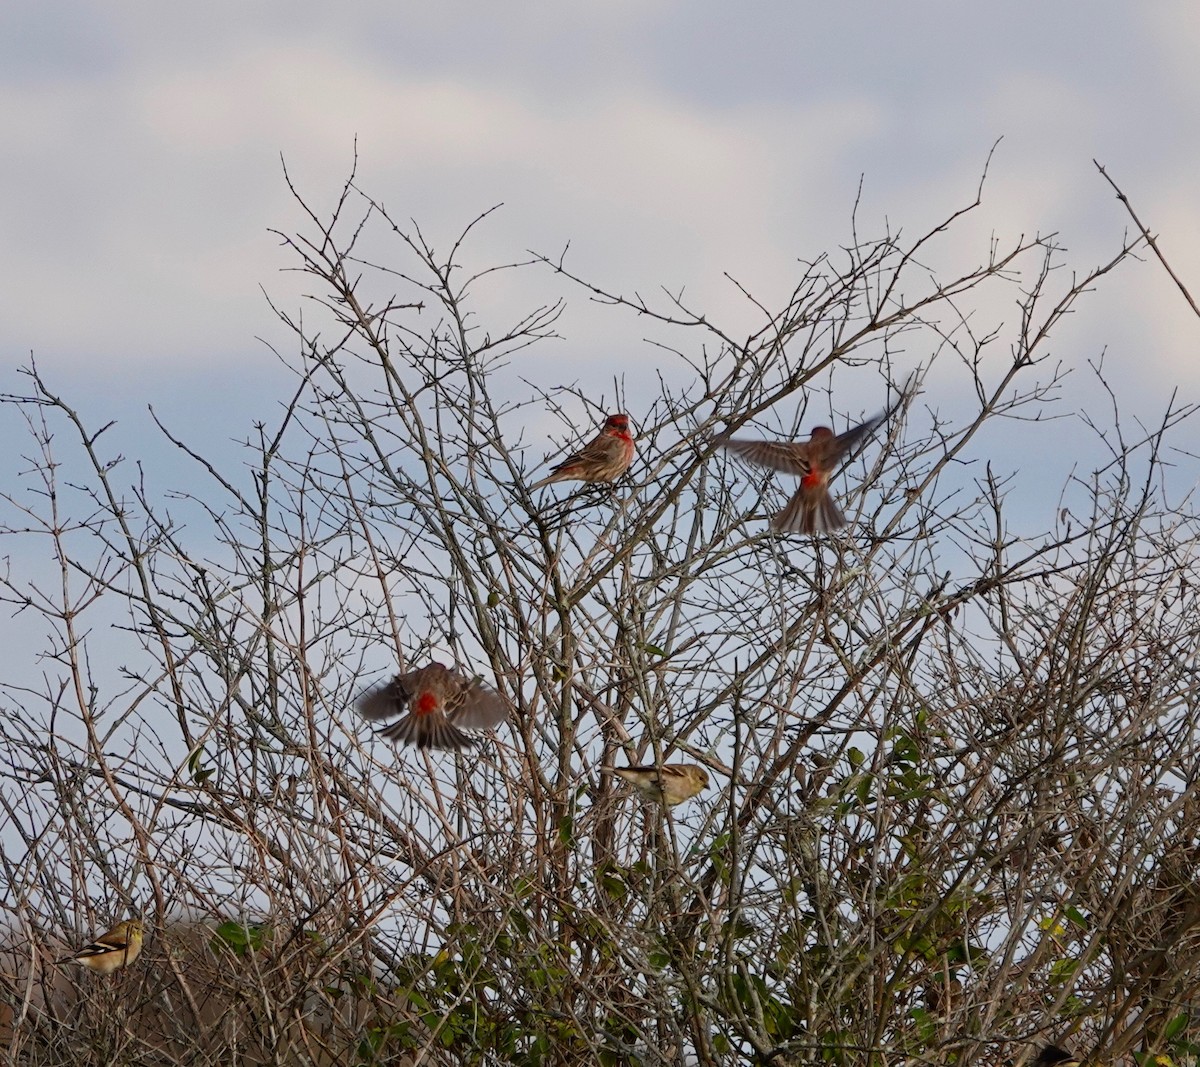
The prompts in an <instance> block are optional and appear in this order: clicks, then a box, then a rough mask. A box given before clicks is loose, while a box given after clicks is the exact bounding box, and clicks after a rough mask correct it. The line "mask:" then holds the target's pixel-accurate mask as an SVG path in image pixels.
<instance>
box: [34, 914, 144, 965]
mask: <svg viewBox="0 0 1200 1067" xmlns="http://www.w3.org/2000/svg"><path fill="white" fill-rule="evenodd" d="M141 951H142V924H141V922H140V921H139V920H137V919H126V920H125V922H123V923H117V925H116V926H114V927H113V928H112V929H111V930H109V931H108V933H106V934H101V935H100V936H99V937H98V938H96V940H95V941H92V942H89V943H88V944H86V945H84V946H83V948H81V949H80V950H79V951H78V952H73V953H71V955H69V956H64V957H63V958H62V959H61V960H56V961H55V962H56V963H81V964H83V966H85V967H86V968H87V969H88V970H89V971H95V972H96V973H97V974H112V972H113V971H119V970H120V969H121V968H122V967H124V966H126V965H127V964H130V963H132V962H133V961H134V960H136V959H137V956H138V953H139V952H141Z"/></svg>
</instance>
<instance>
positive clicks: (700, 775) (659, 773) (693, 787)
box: [612, 763, 708, 808]
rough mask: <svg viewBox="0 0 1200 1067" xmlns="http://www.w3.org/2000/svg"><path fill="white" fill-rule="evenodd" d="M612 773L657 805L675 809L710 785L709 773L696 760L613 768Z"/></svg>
mask: <svg viewBox="0 0 1200 1067" xmlns="http://www.w3.org/2000/svg"><path fill="white" fill-rule="evenodd" d="M612 771H613V774H615V775H616V776H617V777H618V778H624V779H625V781H627V782H628V783H629V784H630V785H632V786H633V787H634V788H636V789H637V791H638V792H639V793H641V794H642V795H643V796H644V797H646V798H647V799H649V800H653V801H654V802H655V803H656V804H666V805H667V807H670V808H673V807H675V805H676V804H682V803H683V802H684V801H685V800H691V798H692V797H694V796H695V795H696V794H697V793H699V792H700V791H701V790H702V789H707V788H708V772H707V771H706V770H705V769H704V768H703V767H698V766H696V764H694V763H664V764H663V765H662V766H661V767H655V766H654V765H653V764H647V765H646V766H643V767H614V768H613V769H612Z"/></svg>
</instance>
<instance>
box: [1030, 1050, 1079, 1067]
mask: <svg viewBox="0 0 1200 1067" xmlns="http://www.w3.org/2000/svg"><path fill="white" fill-rule="evenodd" d="M1033 1067H1080V1060H1079V1058H1078V1057H1077V1056H1073V1055H1071V1053H1069V1052H1067V1050H1066V1049H1061V1048H1059V1047H1058V1046H1057V1045H1047V1046H1046V1047H1045V1048H1044V1049H1042V1051H1041V1052H1039V1053H1038V1054H1037V1059H1035V1060H1034V1061H1033Z"/></svg>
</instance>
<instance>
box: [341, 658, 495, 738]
mask: <svg viewBox="0 0 1200 1067" xmlns="http://www.w3.org/2000/svg"><path fill="white" fill-rule="evenodd" d="M354 706H355V708H356V709H357V710H358V713H359V715H361V716H362V717H363V718H364V719H366V720H368V721H369V722H378V721H379V720H381V719H391V718H394V717H395V716H397V715H404V718H402V719H401V720H400V721H399V722H396V723H393V724H392V725H391V726H388V727H386V728H385V729H383V730H381V731H380V735H381V736H383V737H386V738H387V739H388V740H389V741H401V742H403V743H404V744H406V745H416V746H417V748H442V749H449V750H454V749H460V748H470V747H471V746H472V745H474V744H475V742H474V740H473V739H472V738H470V737H468V736H467V734H465V733H463V731H464V730H487V729H489V728H490V727H492V726H497V725H499V724H500V723H502V722H504V720H505V719H507V718H508V712H509V706H508V703H507V702H506V701H505V700H504V698H503V697H501V696H500V694H499V693H497V692H496V691H495V690H494V689H490V688H489V687H488V686H486V685H484V684H483V682H481V681H480V680H479V679H478V678H468V677H467V676H466V675H464V674H460V673H459V672H458V671H453V670H451V669H450V668H449V667H447V666H446V665H445V664H442V663H437V662H434V663H430V664H428V665H427V666H425V667H420V668H418V669H417V670H415V671H409V672H408V673H407V674H397V675H396V677H395V678H393V679H392V680H391V681H390V682H385V683H384V684H383V685H378V686H376V687H375V688H373V689H368V690H367V691H366V692H365V693H363V694H362V695H361V696H360V697H359V698H358V700H356V701H355V702H354ZM405 712H407V714H404V713H405Z"/></svg>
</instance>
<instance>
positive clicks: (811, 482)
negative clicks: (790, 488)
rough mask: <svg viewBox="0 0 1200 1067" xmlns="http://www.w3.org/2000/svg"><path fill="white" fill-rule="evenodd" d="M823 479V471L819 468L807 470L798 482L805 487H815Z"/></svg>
mask: <svg viewBox="0 0 1200 1067" xmlns="http://www.w3.org/2000/svg"><path fill="white" fill-rule="evenodd" d="M824 481H825V472H824V471H819V470H811V471H809V472H808V473H807V474H806V475H805V476H804V477H803V478H801V479H800V484H801V485H802V486H804V488H805V489H815V488H816V487H817V486H818V485H820V484H821V483H822V482H824Z"/></svg>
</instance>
